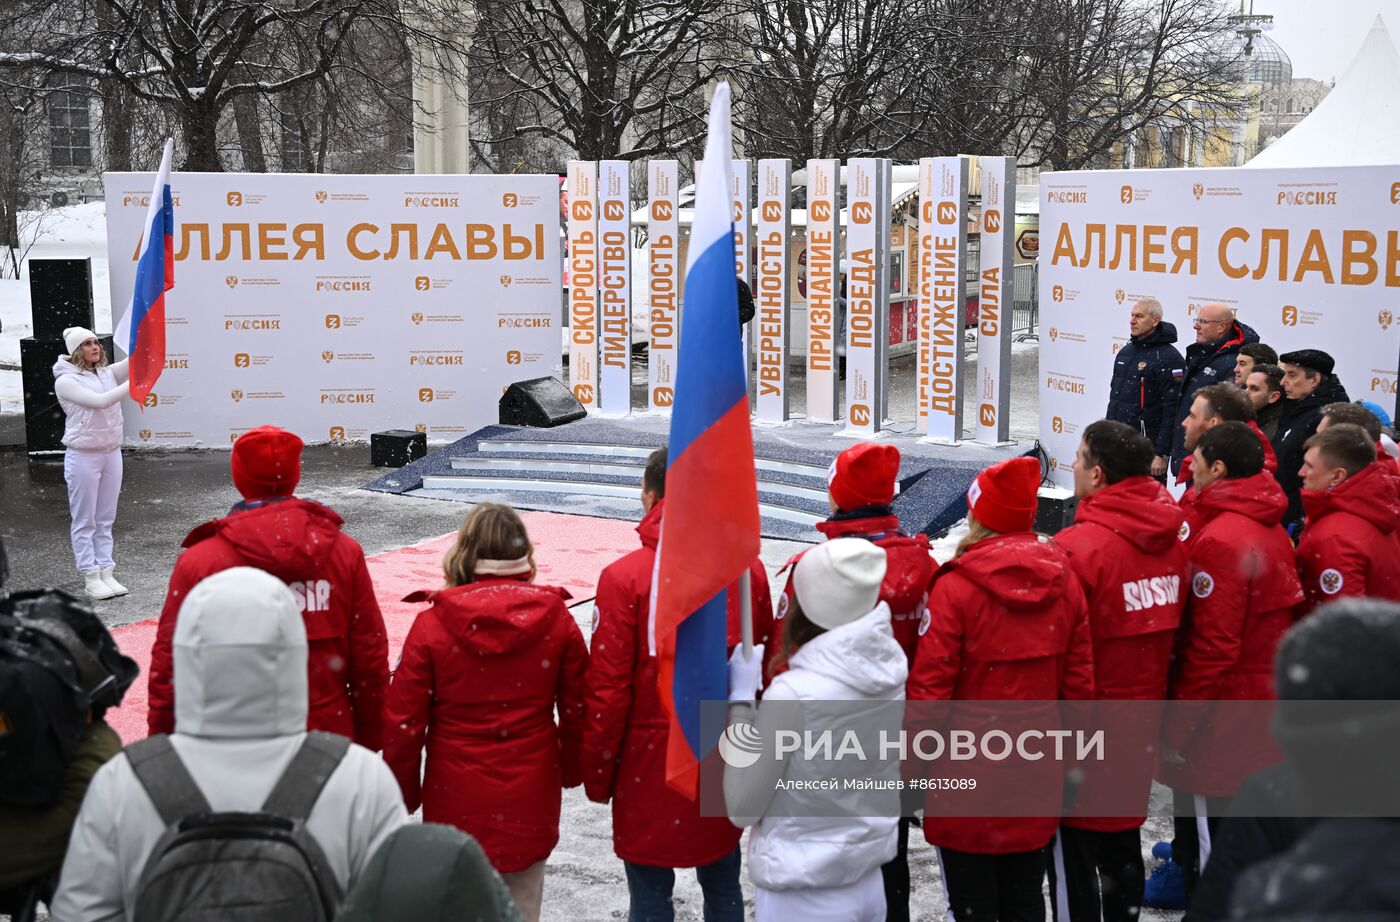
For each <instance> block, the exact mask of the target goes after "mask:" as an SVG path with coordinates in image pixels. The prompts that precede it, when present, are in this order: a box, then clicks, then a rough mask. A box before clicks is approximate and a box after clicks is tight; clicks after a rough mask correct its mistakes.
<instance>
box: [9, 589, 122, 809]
mask: <svg viewBox="0 0 1400 922" xmlns="http://www.w3.org/2000/svg"><path fill="white" fill-rule="evenodd" d="M139 671H140V670H139V668H138V667H137V665H136V662H135V661H134V660H132V659H131V658H130V657H127V656H123V655H122V653H121V651H120V650H118V649H117V645H116V642H115V641H114V640H113V639H112V635H111V634H110V633H108V631H107V628H106V627H105V626H104V625H103V624H102V622H101V620H99V619H98V617H97V615H96V613H94V612H93V610H92V609H91V608H89V607H88V606H87V605H85V604H83V603H82V602H80V601H78V600H77V599H76V598H74V597H73V596H71V595H69V594H68V593H66V592H61V591H58V590H51V589H37V590H27V591H24V592H17V593H15V594H13V595H11V596H9V597H7V598H3V599H0V804H3V805H4V806H9V807H48V806H52V805H53V804H56V803H57V802H58V801H59V799H60V797H61V796H62V793H63V783H64V781H65V776H66V769H67V767H68V763H69V762H70V761H72V759H73V756H74V754H75V753H76V752H77V749H78V742H79V739H80V738H81V737H82V735H83V731H84V730H85V729H86V727H87V724H88V721H89V718H90V717H92V718H99V717H101V716H102V715H103V714H104V713H105V712H106V710H107V708H109V707H115V706H117V705H118V704H120V703H121V700H122V696H123V695H124V694H126V690H127V688H128V687H130V685H131V683H132V682H133V681H135V679H136V675H137V673H138V672H139Z"/></svg>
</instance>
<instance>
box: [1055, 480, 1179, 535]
mask: <svg viewBox="0 0 1400 922" xmlns="http://www.w3.org/2000/svg"><path fill="white" fill-rule="evenodd" d="M1184 517H1185V516H1184V514H1183V513H1182V511H1181V507H1180V506H1178V505H1177V504H1176V501H1175V500H1173V499H1172V496H1171V494H1170V493H1168V492H1167V489H1166V487H1164V486H1162V485H1161V484H1160V483H1158V482H1157V481H1155V480H1153V479H1152V478H1151V477H1147V476H1143V477H1129V478H1127V479H1126V480H1120V481H1119V482H1118V483H1115V484H1111V485H1110V486H1107V487H1104V488H1103V489H1102V490H1100V491H1099V492H1097V493H1095V494H1094V495H1093V496H1090V497H1088V498H1086V499H1085V500H1084V501H1082V502H1081V503H1080V504H1079V510H1078V511H1077V512H1076V513H1075V515H1074V521H1075V523H1076V524H1078V523H1085V522H1088V523H1092V524H1095V525H1101V526H1103V527H1104V528H1107V529H1108V530H1110V531H1112V532H1113V533H1114V534H1116V535H1118V536H1120V537H1121V538H1123V539H1124V540H1126V541H1127V542H1128V543H1129V544H1131V545H1132V546H1133V547H1135V548H1137V549H1138V550H1140V551H1142V552H1144V553H1147V554H1163V553H1166V552H1167V551H1169V550H1171V549H1172V548H1173V547H1175V546H1176V543H1177V541H1178V540H1180V532H1181V522H1182V519H1183V518H1184Z"/></svg>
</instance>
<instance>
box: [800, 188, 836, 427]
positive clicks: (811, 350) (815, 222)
mask: <svg viewBox="0 0 1400 922" xmlns="http://www.w3.org/2000/svg"><path fill="white" fill-rule="evenodd" d="M840 166H841V164H840V161H837V160H808V161H807V418H808V419H809V420H811V421H813V422H818V423H834V422H836V420H837V419H838V418H839V411H838V407H839V403H838V402H837V394H836V389H837V380H838V379H837V361H836V359H837V349H836V335H837V325H836V299H837V297H838V296H839V294H840V291H841V276H840V269H841V259H840V257H841V223H840V222H841V215H840V212H841V183H840V181H839V177H840V175H841V174H840Z"/></svg>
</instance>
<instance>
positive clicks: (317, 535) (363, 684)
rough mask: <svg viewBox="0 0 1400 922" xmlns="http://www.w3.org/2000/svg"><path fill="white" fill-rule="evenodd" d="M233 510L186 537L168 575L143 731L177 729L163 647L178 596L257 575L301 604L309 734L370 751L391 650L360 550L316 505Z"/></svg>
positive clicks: (283, 502)
mask: <svg viewBox="0 0 1400 922" xmlns="http://www.w3.org/2000/svg"><path fill="white" fill-rule="evenodd" d="M240 505H243V504H240ZM234 508H235V510H236V511H234V512H232V513H231V514H229V515H227V516H225V517H224V518H222V519H215V520H214V521H212V522H206V523H205V524H203V525H201V526H199V527H198V528H196V529H195V530H194V531H192V532H190V533H189V536H188V537H186V538H185V541H184V544H183V547H184V548H185V551H184V553H182V554H181V555H180V558H179V560H177V561H175V570H174V572H173V573H171V574H170V588H169V589H168V590H167V592H166V594H165V607H164V608H162V609H161V612H160V625H159V627H157V628H156V640H155V645H154V646H153V647H152V648H151V675H150V679H149V685H148V696H149V699H150V703H149V710H148V711H147V716H146V721H147V726H148V727H149V729H150V732H151V733H152V734H156V733H172V732H174V730H175V689H174V687H173V686H172V684H171V669H172V662H171V652H170V645H171V641H172V640H173V638H174V636H175V622H176V620H177V618H178V616H179V613H180V606H181V604H183V603H184V600H185V594H186V593H187V592H189V591H190V589H192V588H193V587H194V586H195V584H197V583H199V582H200V581H201V580H203V579H204V578H206V577H209V576H213V575H214V574H215V573H219V572H222V571H224V570H228V569H230V568H232V567H257V568H258V569H259V570H265V571H267V572H268V573H271V574H272V575H273V576H275V577H277V578H278V579H280V580H282V581H283V582H284V583H286V584H287V585H288V586H289V587H291V590H292V592H293V594H295V595H296V597H297V603H298V604H299V605H300V606H301V610H302V620H303V621H304V622H305V624H306V639H307V643H308V645H309V650H308V656H307V664H306V668H307V680H308V691H309V698H310V708H309V710H308V712H307V719H306V726H307V729H309V730H326V731H328V732H331V733H339V734H340V735H341V736H348V737H350V738H351V739H353V740H354V741H355V742H356V743H359V744H360V745H361V746H364V747H365V748H366V749H371V750H375V751H378V750H379V748H380V746H381V745H382V740H381V735H382V730H381V727H382V723H383V718H384V691H385V689H386V688H387V687H388V685H389V642H388V640H387V638H386V637H385V634H384V618H383V616H382V615H380V613H379V603H378V602H377V601H376V600H375V598H374V586H373V584H371V582H370V578H369V569H368V568H367V567H366V566H365V553H364V551H363V550H361V549H360V545H359V544H358V543H356V541H355V539H353V538H351V537H350V536H349V535H347V534H345V533H344V532H342V531H341V530H340V526H341V525H342V524H343V522H344V520H343V519H341V517H340V516H338V515H336V514H335V512H334V511H333V510H331V509H328V508H327V507H325V506H322V505H321V504H320V503H313V502H311V501H309V500H304V499H297V498H296V497H290V498H288V499H277V500H264V501H262V502H259V503H257V504H252V505H251V507H250V508H245V509H242V510H239V509H238V507H234Z"/></svg>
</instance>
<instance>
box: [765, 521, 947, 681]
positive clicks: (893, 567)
mask: <svg viewBox="0 0 1400 922" xmlns="http://www.w3.org/2000/svg"><path fill="white" fill-rule="evenodd" d="M817 531H819V532H821V533H822V534H823V535H826V537H827V539H828V540H830V539H832V538H866V539H869V540H870V541H871V542H873V543H874V544H875V545H876V546H877V547H882V548H884V549H885V558H886V561H887V563H886V567H885V581H884V582H883V583H881V584H880V601H881V602H884V603H885V604H886V605H888V606H889V607H890V619H891V620H890V626H891V628H892V629H893V630H894V639H895V640H896V641H897V642H898V643H899V645H900V646H901V647H902V648H904V655H905V656H907V657H908V658H909V662H910V663H912V662H914V653H915V651H916V650H917V649H918V647H919V622H920V621H921V620H923V617H924V609H925V607H926V606H927V605H928V592H929V586H930V584H931V583H932V582H933V574H934V571H935V570H937V569H938V564H936V563H935V562H934V560H933V557H931V556H930V555H929V547H928V536H927V535H912V536H911V535H906V534H904V533H903V532H901V531H900V530H899V517H898V516H896V515H883V516H870V517H867V518H859V519H828V520H827V521H825V522H818V523H817ZM803 553H806V552H805V551H804V552H803ZM801 556H802V554H798V555H796V556H794V557H793V558H792V559H791V560H789V561H788V562H787V564H785V565H784V567H783V569H785V570H787V571H788V579H787V585H786V586H784V587H783V600H782V601H780V602H779V603H778V604H779V606H780V608H779V611H780V612H784V613H785V612H786V611H787V606H788V605H791V604H792V599H793V596H794V593H795V590H794V589H793V584H792V568H793V566H794V565H795V564H796V563H797V561H798V558H800V557H801Z"/></svg>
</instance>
